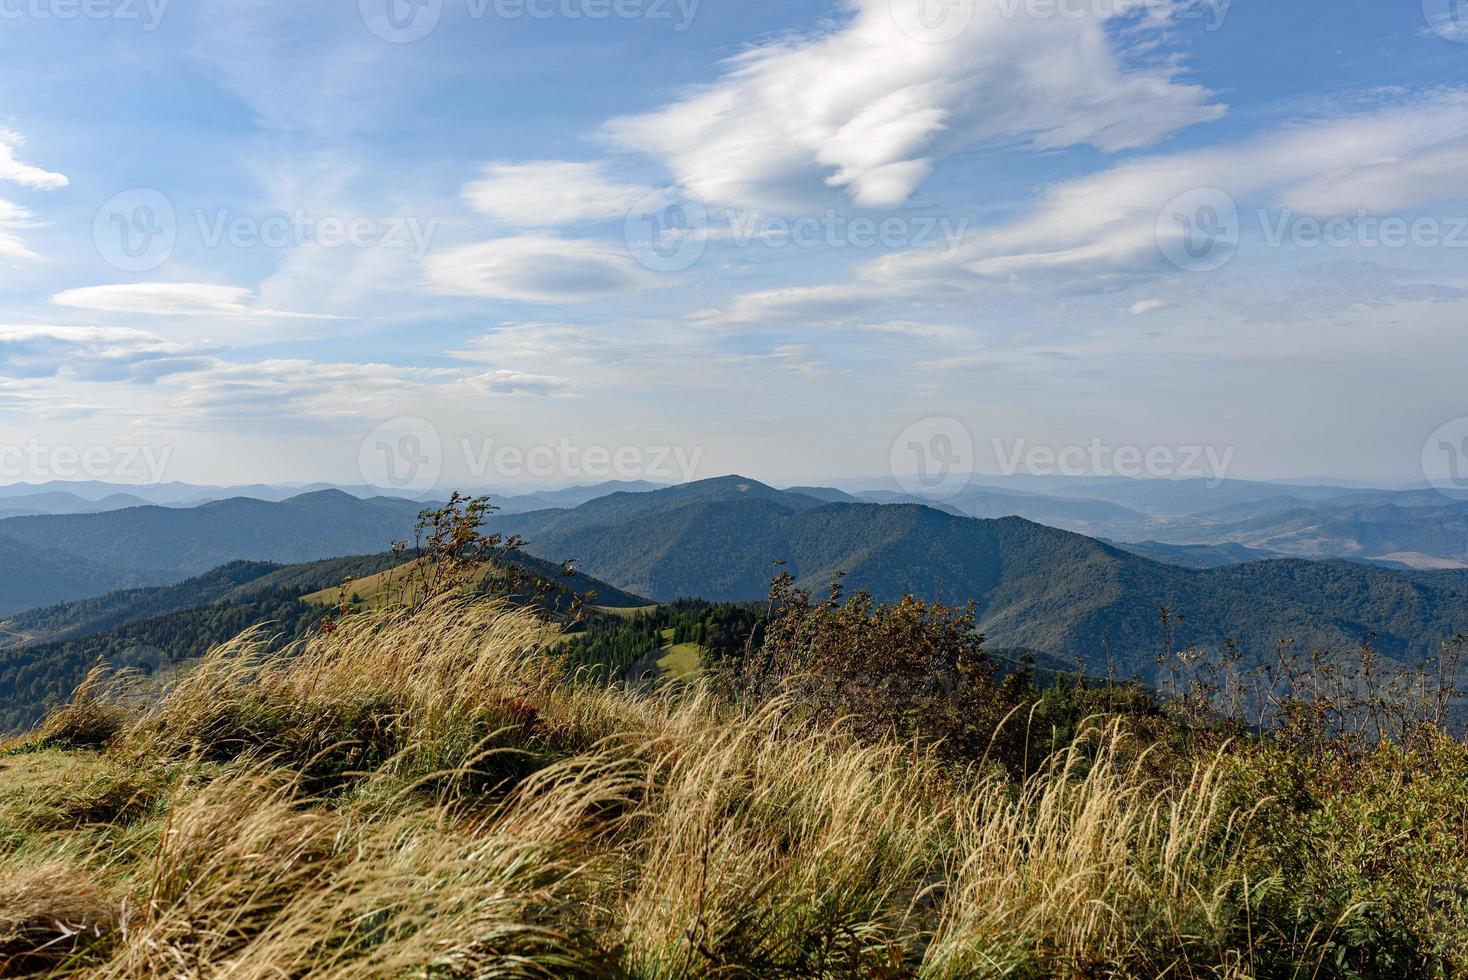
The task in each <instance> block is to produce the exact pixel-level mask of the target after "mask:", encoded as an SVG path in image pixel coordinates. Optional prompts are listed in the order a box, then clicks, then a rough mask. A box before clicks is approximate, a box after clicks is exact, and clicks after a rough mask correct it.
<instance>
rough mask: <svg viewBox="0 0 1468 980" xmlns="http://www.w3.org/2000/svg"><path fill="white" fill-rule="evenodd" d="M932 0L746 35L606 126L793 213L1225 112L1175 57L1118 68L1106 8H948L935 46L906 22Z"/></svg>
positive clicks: (890, 0)
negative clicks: (666, 94) (817, 28)
mask: <svg viewBox="0 0 1468 980" xmlns="http://www.w3.org/2000/svg"><path fill="white" fill-rule="evenodd" d="M928 2H929V0H853V2H852V3H851V4H850V6H851V8H852V16H851V17H850V19H849V20H848V21H847V22H846V23H844V24H843V25H842V26H839V27H836V28H833V29H830V30H826V31H822V32H818V33H815V34H810V35H805V36H797V37H790V38H786V39H783V40H778V41H773V42H770V43H766V44H761V45H757V46H755V47H753V48H751V49H749V50H747V51H745V52H744V53H742V54H740V55H738V56H736V57H735V58H733V59H731V60H730V62H729V63H728V66H727V71H726V73H725V74H724V76H723V77H722V78H721V79H719V80H718V81H717V82H715V83H713V84H711V85H708V86H704V87H702V88H698V89H694V90H693V91H691V92H689V93H688V94H687V95H686V96H684V97H683V98H681V99H679V100H678V101H676V102H674V103H672V104H670V105H668V106H666V107H664V108H662V109H659V110H657V111H655V112H651V113H645V114H642V115H635V116H626V117H622V118H619V119H615V120H613V121H612V122H611V123H609V124H608V125H607V126H606V127H605V130H604V135H605V136H606V138H607V139H609V140H610V141H611V142H613V143H614V144H616V145H619V146H622V147H626V148H630V149H636V150H641V151H644V152H647V153H650V154H653V155H656V156H658V157H659V158H660V159H663V160H664V161H666V163H667V165H668V166H669V167H670V169H671V170H672V171H673V173H674V174H675V175H676V176H677V178H678V180H679V181H680V182H681V183H682V185H683V186H684V187H686V188H687V189H688V190H690V191H692V192H694V193H696V194H699V195H701V196H702V197H704V198H705V199H707V200H708V201H709V202H711V203H718V204H724V205H732V206H738V207H762V208H785V209H796V210H798V209H800V208H802V207H805V206H808V205H809V202H810V201H811V200H812V199H820V198H821V197H822V196H823V192H824V191H825V190H826V189H828V188H838V189H841V190H843V191H845V192H846V193H847V194H849V196H850V198H851V199H852V200H853V201H855V202H856V203H858V204H861V205H867V206H873V207H890V206H894V205H898V204H901V203H902V202H903V201H905V200H907V199H908V197H909V196H911V195H912V193H913V192H914V191H915V190H916V189H917V187H918V185H919V184H921V183H922V182H923V180H924V179H925V178H926V177H927V175H928V174H929V173H930V172H931V170H932V169H933V167H934V166H935V165H936V163H937V162H938V161H939V160H941V159H942V158H944V157H946V156H948V155H949V154H951V153H953V152H955V151H957V150H960V149H963V148H965V147H969V146H973V145H986V144H987V145H1012V144H1016V143H1028V144H1030V145H1032V146H1034V147H1035V148H1037V149H1041V150H1048V149H1056V148H1060V147H1069V146H1077V145H1082V144H1084V145H1090V146H1094V147H1096V148H1098V149H1100V150H1103V151H1106V152H1114V151H1119V150H1127V149H1134V148H1137V147H1144V146H1148V145H1151V144H1153V143H1156V142H1157V141H1159V140H1161V139H1163V138H1165V137H1167V136H1170V135H1171V134H1173V133H1175V132H1177V131H1178V130H1180V129H1182V128H1184V127H1187V126H1190V125H1193V124H1195V123H1200V122H1207V121H1209V120H1213V119H1217V118H1219V116H1221V115H1222V114H1223V111H1224V109H1223V106H1221V105H1219V104H1217V103H1216V102H1214V101H1213V99H1212V96H1211V94H1210V93H1209V92H1208V91H1207V90H1206V89H1205V88H1203V87H1201V86H1198V85H1193V84H1187V83H1185V82H1182V81H1180V80H1179V78H1178V70H1177V68H1176V67H1174V66H1170V65H1162V66H1153V67H1141V66H1138V65H1135V64H1128V61H1127V57H1126V54H1127V52H1126V50H1125V49H1124V48H1123V47H1122V44H1121V42H1120V41H1118V40H1117V39H1116V38H1115V37H1114V36H1113V35H1112V33H1111V32H1110V31H1109V30H1108V24H1107V20H1108V19H1109V18H1108V17H1106V16H1100V15H1098V13H1095V12H1093V13H1090V14H1085V13H1084V12H1083V11H1082V14H1083V15H1081V16H1069V15H1067V16H1064V17H1029V16H1026V15H1025V13H1024V10H1025V5H1023V4H1012V5H1005V4H1001V3H978V4H961V5H953V6H954V7H955V8H956V9H957V10H958V11H960V12H968V11H970V10H971V11H972V16H973V22H972V23H969V24H967V25H965V26H964V28H963V29H962V30H961V31H960V32H959V33H958V34H957V36H955V37H952V38H949V39H946V40H944V42H943V43H933V39H931V38H924V37H922V36H920V35H919V36H914V35H913V33H912V32H911V31H910V30H909V31H907V32H905V31H904V30H903V28H902V26H901V25H902V24H903V23H910V24H914V25H916V24H921V23H922V20H921V17H920V14H921V10H920V8H922V7H923V5H925V4H927V3H928ZM1084 6H1085V5H1076V10H1077V11H1080V9H1081V8H1082V7H1084ZM1106 6H1107V5H1104V4H1101V5H1095V8H1096V11H1098V12H1099V11H1101V10H1103V9H1104V8H1105V7H1106ZM1112 6H1113V7H1114V8H1115V9H1116V10H1117V11H1120V10H1122V9H1123V8H1125V7H1127V5H1126V4H1115V5H1112ZM1134 6H1140V5H1134ZM1153 6H1154V7H1155V6H1156V5H1155V4H1154V5H1153ZM1007 7H1013V8H1014V9H1013V12H1012V15H1011V12H1010V11H1009V10H1007Z"/></svg>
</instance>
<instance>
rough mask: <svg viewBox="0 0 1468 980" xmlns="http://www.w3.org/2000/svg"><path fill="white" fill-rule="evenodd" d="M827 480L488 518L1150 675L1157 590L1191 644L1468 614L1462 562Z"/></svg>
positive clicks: (547, 549)
mask: <svg viewBox="0 0 1468 980" xmlns="http://www.w3.org/2000/svg"><path fill="white" fill-rule="evenodd" d="M823 496H827V495H822V494H818V493H813V492H811V490H810V489H802V490H799V491H779V490H775V489H773V488H771V487H768V486H765V485H764V484H761V483H759V482H757V481H754V480H748V479H745V478H742V477H729V478H724V479H719V480H708V481H702V482H700V483H694V484H688V485H686V486H680V487H674V488H671V489H667V490H660V491H655V492H650V493H642V494H635V495H634V494H614V495H612V496H609V497H603V498H600V499H598V500H594V501H591V502H590V503H587V504H584V505H582V506H581V507H577V508H574V509H572V510H558V511H544V512H540V513H530V514H520V515H502V516H499V517H496V518H495V519H494V521H493V526H494V527H495V528H496V529H497V530H500V531H502V532H505V533H514V534H519V535H521V536H523V537H525V538H527V539H528V540H529V542H530V544H529V546H528V550H530V551H531V552H532V553H535V554H538V555H540V556H542V557H544V558H547V559H550V560H553V561H562V560H566V559H579V561H580V567H581V568H583V569H584V570H585V571H586V572H587V573H588V574H590V575H593V576H595V577H597V578H601V579H605V580H607V581H609V582H612V583H613V584H615V585H618V586H619V587H621V588H625V589H628V590H630V591H633V592H637V593H640V594H645V595H649V596H651V597H653V598H655V599H658V600H663V601H665V600H671V599H674V598H678V597H682V596H697V597H701V598H706V599H712V600H740V599H753V598H758V597H759V596H761V595H763V594H764V592H765V590H766V588H767V586H768V582H769V579H770V576H771V574H772V572H774V571H775V570H776V569H775V567H774V565H773V563H774V562H775V561H776V560H779V561H783V562H784V563H785V564H784V566H783V567H784V568H785V569H786V570H788V571H790V572H791V573H792V574H793V575H794V576H795V577H796V579H797V580H798V581H800V582H801V583H802V584H804V585H807V586H809V587H811V588H814V589H824V588H825V587H826V586H827V585H828V584H829V583H830V581H831V580H832V579H833V577H834V576H835V574H836V573H837V572H845V573H846V581H847V582H848V583H849V585H850V586H851V587H852V588H864V589H866V590H868V591H870V592H872V593H873V594H874V595H876V596H877V597H878V598H881V599H894V598H897V597H899V596H901V595H903V594H906V593H914V594H917V595H921V596H926V597H930V598H942V599H945V600H947V601H950V602H955V603H956V602H963V601H966V600H969V599H972V600H975V601H977V603H978V605H979V613H980V622H981V627H982V629H983V630H984V631H985V633H986V634H988V635H989V637H990V639H991V641H992V642H993V643H995V644H997V645H999V646H1004V647H1015V648H1030V649H1036V650H1040V651H1042V652H1045V653H1048V654H1051V655H1055V656H1060V657H1065V658H1079V659H1081V660H1084V661H1085V662H1086V663H1088V664H1089V665H1090V666H1091V667H1092V668H1093V669H1094V668H1097V667H1100V666H1102V665H1104V663H1105V662H1106V657H1107V656H1108V651H1109V654H1110V656H1111V657H1113V658H1114V660H1113V662H1115V663H1118V664H1120V665H1122V666H1123V667H1124V668H1125V669H1126V670H1127V671H1129V672H1135V673H1140V674H1143V675H1148V676H1150V673H1151V670H1152V663H1153V657H1154V655H1155V654H1156V653H1157V652H1158V651H1159V650H1160V649H1161V647H1162V645H1163V636H1162V630H1161V627H1160V624H1159V615H1158V610H1159V607H1160V606H1163V605H1166V606H1169V607H1171V608H1172V609H1173V611H1174V613H1175V614H1179V615H1182V616H1184V617H1185V618H1184V625H1183V626H1181V627H1180V628H1179V629H1178V630H1177V632H1176V635H1175V638H1174V639H1175V642H1176V643H1178V644H1179V645H1181V644H1198V645H1207V646H1211V647H1214V648H1217V647H1220V646H1221V645H1222V644H1223V642H1224V641H1225V640H1226V639H1235V640H1238V641H1239V642H1240V643H1242V644H1244V645H1245V647H1246V648H1247V649H1249V650H1250V651H1252V652H1254V653H1256V654H1260V653H1263V652H1266V651H1268V650H1271V649H1272V648H1273V646H1274V644H1275V643H1276V642H1278V641H1280V640H1285V639H1291V640H1294V641H1296V642H1298V643H1300V644H1302V645H1322V646H1330V647H1335V648H1346V647H1351V646H1354V645H1356V644H1357V643H1359V642H1360V641H1361V640H1362V639H1363V638H1365V637H1366V636H1367V635H1369V634H1375V635H1376V643H1377V645H1378V647H1379V648H1380V649H1381V650H1382V651H1383V652H1384V653H1386V654H1387V655H1389V656H1394V657H1400V658H1402V659H1407V660H1411V659H1415V658H1419V657H1422V656H1425V655H1428V654H1429V653H1432V652H1434V651H1435V650H1436V648H1437V645H1438V644H1439V643H1440V642H1441V641H1443V640H1446V639H1449V638H1451V637H1452V636H1453V635H1454V634H1456V633H1457V632H1459V631H1460V630H1463V631H1468V573H1458V572H1435V573H1412V572H1408V571H1393V570H1388V569H1384V568H1377V567H1371V566H1367V565H1361V564H1354V563H1350V562H1327V563H1321V562H1307V561H1295V560H1273V561H1255V562H1249V563H1246V564H1232V565H1228V566H1225V567H1194V568H1188V567H1183V566H1182V564H1179V563H1163V562H1158V561H1153V560H1150V559H1148V558H1146V557H1143V556H1141V555H1138V554H1134V553H1131V552H1129V551H1124V550H1122V549H1121V548H1117V547H1112V546H1110V545H1107V544H1104V543H1102V542H1100V541H1097V540H1093V539H1090V538H1087V537H1083V536H1081V535H1077V534H1073V533H1068V532H1065V531H1061V530H1058V529H1055V528H1049V527H1044V526H1041V525H1038V524H1035V523H1032V522H1029V521H1025V520H1021V519H1017V518H1004V519H999V520H985V519H976V518H968V517H963V516H958V515H954V514H951V513H945V512H942V511H939V510H936V509H933V508H930V507H922V506H916V505H910V504H909V505H891V504H888V505H881V504H865V503H850V502H846V503H843V502H835V503H829V502H827V501H826V500H824V499H822V497H823ZM1154 547H1155V546H1154ZM1175 557H1176V558H1177V559H1178V560H1182V559H1183V558H1185V557H1186V556H1175ZM1185 563H1186V564H1194V565H1199V566H1205V565H1208V564H1209V562H1205V561H1196V560H1195V561H1187V562H1185Z"/></svg>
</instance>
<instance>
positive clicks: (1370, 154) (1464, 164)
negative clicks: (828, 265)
mask: <svg viewBox="0 0 1468 980" xmlns="http://www.w3.org/2000/svg"><path fill="white" fill-rule="evenodd" d="M1200 189H1218V190H1222V191H1224V192H1225V193H1226V194H1227V195H1229V196H1230V197H1231V198H1232V199H1233V201H1234V202H1236V204H1237V206H1238V208H1239V210H1240V212H1241V215H1242V218H1243V219H1244V220H1245V224H1246V229H1245V230H1246V231H1249V230H1252V231H1254V232H1256V233H1257V232H1258V231H1259V229H1258V228H1257V224H1258V222H1257V220H1256V216H1257V208H1259V207H1265V206H1274V207H1283V208H1289V209H1293V210H1295V211H1297V212H1302V213H1306V214H1311V215H1315V216H1317V217H1326V216H1340V217H1344V218H1347V219H1354V218H1355V217H1356V216H1357V213H1358V212H1359V211H1366V212H1368V213H1376V214H1380V213H1381V212H1382V211H1383V210H1389V209H1407V208H1412V207H1423V206H1428V205H1434V204H1441V203H1444V202H1448V201H1455V200H1456V201H1460V202H1461V201H1463V200H1465V199H1468V92H1447V93H1439V94H1436V95H1434V96H1431V97H1429V98H1426V99H1423V100H1420V101H1416V102H1413V103H1410V104H1406V105H1399V106H1396V107H1393V108H1389V109H1384V110H1380V111H1377V112H1374V113H1369V114H1362V115H1357V116H1350V117H1344V118H1337V119H1328V120H1323V121H1315V122H1310V123H1300V124H1295V125H1292V126H1288V127H1285V128H1282V129H1279V130H1276V131H1273V132H1270V133H1266V134H1264V135H1262V136H1259V137H1256V138H1254V139H1253V140H1250V141H1248V142H1246V143H1242V144H1237V145H1233V146H1224V147H1216V148H1210V149H1206V150H1197V151H1192V152H1188V153H1179V154H1172V155H1168V156H1153V157H1146V158H1142V159H1138V160H1135V161H1132V162H1129V163H1125V164H1122V165H1120V166H1117V167H1113V168H1111V169H1109V170H1104V171H1102V172H1100V173H1097V174H1093V175H1090V176H1086V177H1081V178H1077V179H1075V180H1070V181H1066V182H1063V183H1060V184H1056V185H1053V186H1051V187H1049V188H1048V189H1046V190H1045V191H1044V192H1043V193H1042V194H1041V196H1040V199H1039V201H1038V204H1037V206H1036V207H1035V208H1034V210H1033V211H1032V212H1031V213H1030V214H1029V215H1028V216H1027V217H1024V218H1022V219H1020V220H1018V221H1015V222H1012V223H1010V224H1006V225H1001V226H998V227H995V228H990V229H976V230H971V231H970V232H969V234H968V235H967V236H966V237H965V240H964V244H963V247H962V249H961V250H960V251H959V253H958V255H957V256H956V258H955V257H951V256H945V255H940V254H938V253H937V252H935V251H931V250H929V251H917V250H914V251H910V252H906V253H899V254H893V255H888V256H884V257H882V258H879V259H876V260H874V261H872V262H870V263H867V265H866V266H864V267H863V268H862V270H861V272H860V274H861V277H862V278H863V279H864V280H866V281H867V282H868V283H869V284H880V285H885V286H886V287H887V288H889V289H893V290H900V291H909V290H915V289H931V288H932V287H933V285H934V283H936V282H945V283H949V284H953V283H955V282H959V283H963V282H966V283H968V284H969V285H974V284H978V283H988V284H991V285H995V284H998V285H1020V284H1022V283H1024V282H1025V281H1026V280H1029V279H1038V280H1042V281H1045V282H1047V283H1050V284H1055V283H1063V284H1064V285H1065V286H1066V287H1067V288H1072V289H1074V288H1082V287H1084V286H1088V285H1089V286H1093V287H1095V286H1105V285H1108V284H1112V285H1124V284H1126V283H1129V282H1134V281H1137V280H1139V279H1141V278H1144V277H1152V276H1156V275H1161V274H1172V273H1176V271H1177V270H1176V269H1175V268H1174V267H1172V266H1170V265H1168V264H1167V263H1166V262H1165V260H1164V257H1163V254H1162V252H1161V250H1160V249H1159V245H1158V234H1159V218H1160V217H1162V216H1163V212H1164V209H1165V208H1166V207H1167V206H1168V204H1169V202H1171V201H1173V200H1174V199H1176V198H1178V197H1179V196H1180V195H1183V194H1186V193H1188V192H1192V191H1197V190H1200ZM1251 221H1252V222H1253V223H1254V226H1255V227H1253V228H1252V229H1251V228H1250V227H1249V222H1251ZM1161 230H1162V232H1163V233H1167V234H1177V235H1181V234H1182V231H1181V229H1180V228H1176V229H1175V228H1172V227H1171V226H1170V225H1167V224H1166V223H1165V222H1164V225H1163V228H1162V229H1161Z"/></svg>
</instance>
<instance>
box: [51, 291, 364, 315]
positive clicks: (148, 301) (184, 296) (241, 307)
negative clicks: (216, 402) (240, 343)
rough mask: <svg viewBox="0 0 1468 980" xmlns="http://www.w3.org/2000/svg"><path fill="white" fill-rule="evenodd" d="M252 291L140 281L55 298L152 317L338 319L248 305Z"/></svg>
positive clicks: (54, 299)
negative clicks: (247, 301)
mask: <svg viewBox="0 0 1468 980" xmlns="http://www.w3.org/2000/svg"><path fill="white" fill-rule="evenodd" d="M250 298H251V292H250V290H248V289H244V288H242V287H238V286H213V285H209V284H206V283H196V282H170V283H164V282H139V283H124V284H120V285H114V286H84V287H81V288H79V289H68V290H66V291H64V292H60V293H57V294H56V295H55V296H53V297H52V298H51V300H52V302H53V303H55V304H56V305H58V306H69V307H73V308H75V309H81V310H100V311H105V312H109V313H140V314H144V315H148V316H212V317H264V318H270V319H307V320H333V319H337V318H336V317H333V316H331V315H329V314H324V313H294V312H289V311H285V310H270V309H262V308H260V307H256V306H251V305H248V304H247V303H246V302H245V301H246V300H248V299H250Z"/></svg>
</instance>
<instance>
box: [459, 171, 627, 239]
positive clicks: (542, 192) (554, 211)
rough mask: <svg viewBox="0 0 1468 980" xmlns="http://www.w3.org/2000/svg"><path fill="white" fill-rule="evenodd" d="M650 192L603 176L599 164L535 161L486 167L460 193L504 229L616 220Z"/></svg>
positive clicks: (476, 208)
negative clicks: (506, 226) (505, 225)
mask: <svg viewBox="0 0 1468 980" xmlns="http://www.w3.org/2000/svg"><path fill="white" fill-rule="evenodd" d="M653 193H655V190H654V188H652V187H648V186H645V185H642V184H628V183H621V182H619V181H616V180H613V179H612V178H610V177H609V176H608V175H607V172H606V165H605V164H603V163H570V162H567V161H563V160H537V161H534V162H531V163H492V164H489V165H488V166H486V167H485V168H484V176H483V177H482V178H481V179H479V180H477V181H475V182H474V183H472V184H469V185H468V186H467V187H465V188H464V200H465V201H466V202H467V203H468V204H469V206H470V207H472V208H474V209H475V210H476V211H479V212H480V213H481V214H487V215H489V216H490V217H491V218H496V219H498V220H500V221H504V222H506V223H508V224H511V225H514V226H517V227H523V228H543V227H550V226H552V225H566V224H574V223H576V222H578V221H603V220H607V219H617V220H621V219H622V218H624V217H626V215H627V213H628V212H629V211H630V210H632V208H633V206H634V205H636V204H637V202H638V201H640V200H641V199H643V198H645V197H647V196H648V195H649V194H653Z"/></svg>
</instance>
